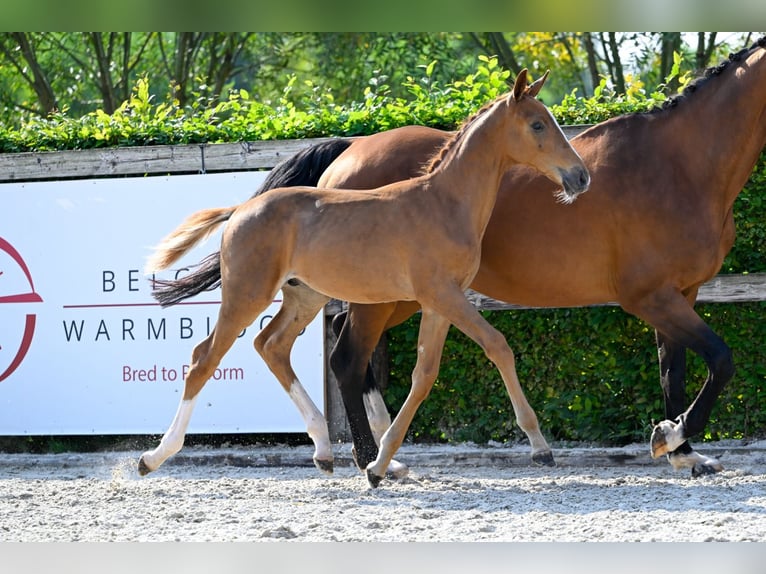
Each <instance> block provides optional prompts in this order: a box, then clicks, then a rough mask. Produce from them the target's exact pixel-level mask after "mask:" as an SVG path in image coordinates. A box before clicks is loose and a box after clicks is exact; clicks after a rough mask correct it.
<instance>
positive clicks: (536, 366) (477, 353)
mask: <svg viewBox="0 0 766 574" xmlns="http://www.w3.org/2000/svg"><path fill="white" fill-rule="evenodd" d="M765 198H766V155H761V158H760V161H759V163H758V165H757V167H756V169H755V171H754V172H753V174H752V176H751V178H750V180H749V182H748V184H747V186H746V187H745V189H744V190H743V192H742V193H741V194H740V196H739V197H738V198H737V201H736V203H735V208H734V210H735V211H734V213H735V221H736V226H737V241H736V243H735V245H734V247H733V249H732V250H731V252H730V253H729V255H728V256H727V257H726V259H725V261H724V264H723V266H722V272H726V273H745V272H753V273H754V272H761V273H762V272H766V225H764V222H766V200H765ZM697 311H698V313H700V315H701V316H702V317H703V318H704V319H705V321H706V322H707V323H708V324H709V325H710V326H711V327H712V328H713V329H714V330H715V331H716V332H717V333H718V334H719V335H720V336H722V337H723V338H724V340H725V341H726V342H727V343H728V344H729V346H730V347H731V348H732V349H733V351H734V361H735V365H736V367H737V372H736V374H735V376H734V379H733V380H732V381H731V383H730V384H729V385H728V386H727V387H726V388H725V390H724V392H723V394H722V395H721V397H720V398H719V400H718V402H717V404H716V406H715V408H714V410H713V413H712V416H711V419H710V423H709V424H708V426H707V428H706V433H705V436H704V437H702V438H704V439H706V440H719V439H724V438H753V437H759V438H760V437H764V436H766V408H764V406H766V396H764V394H765V393H766V346H764V341H766V321H764V318H766V302H755V303H736V304H735V303H731V304H729V303H726V304H724V303H717V304H712V303H711V304H704V305H698V306H697ZM484 316H485V317H486V318H487V319H488V320H489V321H490V323H491V324H493V325H494V326H495V327H496V328H498V329H499V330H500V331H501V332H503V333H504V334H505V335H506V337H507V339H508V341H509V343H510V345H511V347H512V348H513V350H514V352H515V354H516V360H517V365H516V366H517V371H518V374H519V378H520V380H521V383H522V387H523V388H524V389H525V392H526V394H527V398H528V399H529V402H530V404H531V405H532V407H533V408H534V409H535V410H536V412H537V414H538V418H539V420H540V424H541V427H542V429H543V432H544V433H545V434H546V435H547V436H548V437H550V438H552V439H555V440H560V441H570V440H571V441H590V442H596V443H601V444H626V443H630V442H642V441H645V440H647V439H648V437H649V435H650V429H651V427H652V421H660V420H662V419H663V418H664V407H663V402H662V392H661V389H660V385H659V368H658V365H657V351H656V347H655V343H654V330H653V329H651V328H650V327H649V326H648V325H647V324H646V323H643V322H642V321H640V320H638V319H637V318H635V317H633V316H632V315H628V314H627V313H625V312H624V311H622V309H620V308H618V307H596V308H582V309H546V310H518V311H494V312H484ZM418 324H419V319H418V318H417V317H414V318H412V319H410V320H409V321H408V322H406V323H405V324H403V325H401V326H399V327H396V328H394V329H392V330H391V331H390V332H389V334H388V352H389V356H390V357H391V376H390V382H389V387H388V388H387V389H386V392H385V398H386V402H387V403H388V404H389V406H390V407H391V408H392V409H394V410H398V408H399V407H400V406H401V404H402V402H403V401H404V399H405V397H406V395H407V392H408V390H409V386H410V373H411V371H412V368H413V367H414V361H415V343H416V340H417V329H418ZM687 362H688V373H687V394H688V395H689V401H691V399H692V398H693V396H694V395H695V394H696V393H697V392H698V391H699V388H700V386H701V384H702V382H703V381H704V379H705V377H706V375H707V370H706V368H705V366H704V363H703V362H702V361H701V360H700V359H699V358H698V357H697V356H696V355H694V354H693V353H687ZM522 438H523V434H522V433H521V431H520V430H519V428H518V427H517V426H516V424H515V419H514V417H513V411H512V409H511V405H510V400H509V399H508V397H507V394H506V393H505V388H504V386H503V383H502V380H501V378H500V375H499V373H498V372H497V369H495V367H494V365H492V363H490V362H489V361H488V360H487V359H486V358H485V357H484V354H483V352H482V351H481V349H480V348H479V347H478V346H477V345H476V344H474V343H473V342H472V341H470V340H469V339H467V338H466V337H465V336H464V335H463V334H462V333H460V332H458V331H457V330H455V329H454V328H452V330H451V331H450V335H449V337H448V339H447V343H446V346H445V352H444V356H443V360H442V366H441V371H440V373H439V378H438V379H437V381H436V384H435V385H434V390H433V391H432V393H431V395H430V396H429V398H428V400H426V401H425V402H424V403H423V405H422V406H421V407H420V410H419V411H418V414H417V416H416V418H415V420H414V422H413V424H412V427H411V430H410V439H411V440H422V441H453V440H454V441H474V442H477V443H485V442H487V441H500V442H504V441H517V440H521V439H522Z"/></svg>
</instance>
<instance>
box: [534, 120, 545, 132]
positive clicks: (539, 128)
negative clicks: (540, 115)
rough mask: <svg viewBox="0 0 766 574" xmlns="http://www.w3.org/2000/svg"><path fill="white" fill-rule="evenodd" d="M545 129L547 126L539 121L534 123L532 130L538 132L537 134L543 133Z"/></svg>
mask: <svg viewBox="0 0 766 574" xmlns="http://www.w3.org/2000/svg"><path fill="white" fill-rule="evenodd" d="M544 129H545V125H544V124H543V122H539V121H538V122H534V123H533V124H532V130H533V131H536V132H541V131H543V130H544Z"/></svg>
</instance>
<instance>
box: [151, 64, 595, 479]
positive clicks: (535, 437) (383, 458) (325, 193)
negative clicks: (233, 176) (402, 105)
mask: <svg viewBox="0 0 766 574" xmlns="http://www.w3.org/2000/svg"><path fill="white" fill-rule="evenodd" d="M546 77H547V74H546V75H545V76H543V77H542V78H541V79H540V80H538V81H537V82H535V83H534V84H532V85H531V86H529V87H528V86H527V72H526V70H523V71H522V72H520V73H519V75H518V76H517V78H516V82H515V85H514V87H513V90H512V92H511V93H510V94H509V95H507V96H503V97H501V98H499V99H497V100H495V101H494V102H492V103H491V104H489V105H487V106H485V107H484V108H483V109H482V110H480V112H479V113H477V114H476V115H475V116H474V117H473V118H471V119H470V120H469V121H468V122H466V124H465V125H464V126H463V128H462V129H461V130H460V131H459V132H458V133H457V134H455V135H454V136H453V137H451V138H448V139H447V140H445V144H444V146H443V147H442V148H441V152H440V153H439V154H438V155H437V156H436V157H435V158H434V159H433V160H432V161H431V164H430V166H429V169H428V173H427V174H426V175H422V176H420V177H417V178H413V179H409V180H406V181H398V182H395V183H391V184H390V185H385V186H383V187H377V188H376V189H373V190H369V191H351V190H338V189H322V188H320V189H317V188H308V187H288V188H280V189H276V190H273V191H270V192H269V193H267V194H262V195H258V196H257V197H255V198H252V199H250V200H249V201H246V202H245V203H243V204H241V205H238V206H234V207H225V208H216V209H206V210H202V211H199V212H197V213H195V214H193V215H191V216H190V217H189V218H187V220H186V221H184V222H183V223H182V224H181V225H180V226H179V227H178V228H176V230H174V231H173V232H172V233H171V234H170V235H169V236H168V237H166V238H165V239H164V240H163V241H162V242H161V244H160V245H159V246H158V247H157V251H156V253H155V254H154V255H153V256H152V258H151V259H150V260H149V262H148V264H147V271H148V272H156V271H159V270H162V269H167V268H168V267H169V266H171V265H172V264H173V263H174V262H176V261H177V260H178V259H179V258H180V257H181V256H182V255H183V254H184V253H185V252H186V251H188V250H189V249H191V247H193V246H194V245H195V244H196V243H197V242H198V241H199V240H201V239H202V238H203V237H205V236H207V235H208V234H209V233H210V232H211V231H213V230H214V229H215V228H217V227H218V226H219V225H221V224H222V223H224V222H227V225H226V227H225V229H224V231H223V236H222V240H221V252H220V269H221V299H222V302H221V308H220V310H219V315H218V321H217V323H216V325H215V327H214V329H213V331H212V333H211V334H210V335H209V336H208V337H207V338H206V339H204V340H203V341H202V342H201V343H199V344H198V345H197V346H196V347H195V348H194V351H193V353H192V361H191V366H190V369H189V371H188V372H187V375H186V378H185V380H184V393H183V397H182V399H181V403H180V405H179V407H178V411H177V413H176V416H175V418H174V420H173V422H172V424H171V425H170V428H169V429H168V431H167V432H166V433H165V435H164V436H163V438H162V440H161V442H160V444H159V446H158V447H157V448H156V449H154V450H152V451H149V452H146V453H144V454H143V455H142V456H141V458H140V461H139V472H141V473H142V474H146V473H147V472H149V471H152V470H155V469H156V468H158V467H159V466H160V464H162V462H163V461H164V460H166V459H167V458H168V457H169V456H171V455H172V454H174V453H175V452H177V451H178V450H179V449H180V448H181V446H182V445H183V438H184V435H185V434H186V430H187V428H188V424H189V421H190V417H191V414H192V411H193V408H194V404H195V401H196V399H197V397H198V393H199V392H200V390H201V389H202V387H203V386H204V385H205V383H206V382H207V380H208V378H209V377H210V376H211V375H212V373H213V371H214V370H215V368H216V367H217V366H218V364H219V362H220V360H221V359H222V358H223V356H224V354H225V353H226V352H227V351H228V350H229V348H230V347H231V345H232V344H233V343H234V341H235V340H236V338H237V336H238V335H239V333H241V332H242V330H243V329H245V328H246V327H247V326H248V325H250V324H251V323H252V322H253V320H255V318H256V317H257V316H258V315H259V314H260V313H261V312H262V311H263V310H264V309H265V308H266V307H267V306H268V305H269V304H270V303H271V302H272V301H273V299H274V297H275V295H276V294H277V292H278V291H279V290H280V289H282V290H283V302H282V306H281V308H280V310H279V312H278V313H277V314H276V316H275V317H274V318H273V319H272V320H271V321H270V322H269V324H268V325H267V326H266V327H265V328H264V329H263V330H262V331H261V332H260V333H259V334H258V336H257V337H256V339H255V341H254V345H255V348H256V350H257V351H258V352H259V353H260V354H261V356H262V357H263V359H264V361H265V362H266V364H267V365H268V366H269V368H270V369H271V371H272V372H273V373H274V374H275V375H276V377H277V379H278V380H279V382H280V383H281V384H282V386H283V387H284V389H285V391H286V392H287V393H288V395H289V396H290V397H291V399H292V400H293V401H294V403H295V404H296V406H297V407H298V409H299V411H300V412H301V414H302V416H303V418H304V420H305V422H306V426H307V429H308V433H309V436H311V438H312V439H313V440H314V442H315V445H316V451H315V455H314V460H315V462H316V464H317V466H318V467H319V468H320V469H325V470H329V469H331V468H332V448H331V444H330V441H329V436H328V434H327V425H326V422H325V420H324V417H323V416H322V413H321V412H320V411H319V410H318V409H317V408H316V406H315V405H314V404H313V403H312V401H311V399H310V398H309V396H308V394H307V393H306V392H305V390H304V389H303V387H302V386H301V384H300V382H299V381H298V379H297V376H296V374H295V372H294V371H293V369H292V366H291V365H290V351H291V350H292V346H293V343H294V342H295V338H296V337H297V336H298V334H299V333H300V331H301V330H302V329H303V328H304V327H305V326H306V325H308V323H309V322H310V321H311V320H312V319H313V318H314V316H315V315H316V314H317V312H319V310H320V309H321V308H322V307H323V306H324V305H325V303H326V302H327V301H328V299H329V297H334V298H337V299H343V300H346V301H353V302H356V303H361V304H368V305H369V304H374V303H380V302H386V301H412V302H416V303H417V305H418V306H419V307H420V308H421V309H422V319H421V323H420V331H419V336H418V358H417V363H416V365H415V369H414V370H413V373H412V387H411V389H410V393H409V395H408V397H407V399H406V401H405V403H404V405H403V406H402V409H401V410H400V411H399V414H398V415H397V417H396V418H395V420H394V421H393V423H392V425H391V426H390V428H389V429H388V430H387V431H386V432H385V434H384V435H383V437H382V438H381V439H380V449H379V451H378V453H377V457H376V458H375V459H374V460H371V461H370V463H369V465H367V467H366V468H367V477H368V480H369V482H370V484H371V485H372V486H377V485H378V484H379V482H380V481H381V480H382V478H383V476H384V475H385V472H386V469H387V468H388V466H389V463H390V462H391V460H392V457H393V455H394V453H395V452H396V450H397V449H398V448H399V446H400V445H401V443H402V441H403V440H404V437H405V435H406V432H407V430H408V428H409V426H410V423H411V421H412V418H413V417H414V415H415V412H416V411H417V408H418V406H419V405H420V403H421V402H422V401H423V400H424V399H425V397H426V396H427V395H428V393H429V392H430V389H431V387H432V385H433V383H434V381H435V379H436V376H437V374H438V370H439V363H440V360H441V353H442V347H443V345H444V340H445V338H446V335H447V330H448V328H449V326H450V324H454V325H455V326H456V327H457V328H458V329H460V330H461V331H462V332H463V333H465V334H466V335H468V336H469V337H470V338H472V339H473V340H474V341H476V342H477V343H478V344H479V345H480V346H481V347H482V349H483V350H484V351H485V353H486V354H487V357H488V358H489V359H490V360H492V361H493V362H494V363H495V365H497V367H498V369H499V370H500V373H501V376H502V378H503V380H504V382H505V384H506V388H507V390H508V393H509V395H510V398H511V402H512V404H513V408H514V412H515V414H516V418H517V421H518V424H519V426H520V427H521V428H522V429H523V430H524V432H525V433H526V434H527V436H528V437H529V440H530V443H531V445H532V452H533V457H534V458H536V459H538V460H540V461H541V462H549V461H551V460H552V457H551V453H550V448H549V446H548V444H547V443H546V441H545V439H544V437H543V436H542V434H541V432H540V429H539V425H538V422H537V417H536V415H535V413H534V411H533V410H532V408H531V407H530V406H529V404H528V403H527V400H526V398H525V397H524V393H523V391H522V390H521V387H520V385H519V381H518V378H517V377H516V371H515V366H514V358H513V353H512V351H511V350H510V348H509V347H508V344H507V342H506V341H505V338H504V337H503V335H502V334H501V333H499V332H498V331H496V330H495V329H493V328H492V327H491V326H490V325H489V323H487V322H486V320H485V319H483V317H482V316H481V315H480V314H479V313H478V311H477V310H476V309H475V308H474V307H473V306H472V305H471V303H470V302H469V301H468V300H467V299H466V297H465V295H464V290H465V289H466V288H467V287H468V285H469V284H470V283H471V281H472V280H473V277H474V275H475V274H476V271H477V269H478V268H479V262H480V256H481V239H482V236H483V234H484V231H485V229H486V226H487V222H488V220H489V217H490V215H491V213H492V210H493V207H494V204H495V198H496V196H497V191H498V187H499V185H500V181H501V179H502V177H503V175H504V174H505V172H506V171H507V170H508V169H509V168H510V167H511V166H512V165H516V164H522V165H526V166H530V167H531V168H534V169H535V170H537V171H539V172H540V173H542V174H544V176H545V177H547V178H548V179H549V180H550V181H551V182H552V184H553V185H554V186H561V187H563V191H561V192H560V193H559V194H558V197H559V199H560V200H561V201H562V203H571V202H572V201H573V200H574V198H575V197H577V195H578V194H579V193H581V192H583V191H585V190H586V189H587V188H588V185H589V181H590V177H589V174H588V171H587V170H586V168H585V166H584V165H583V163H582V160H581V159H580V157H579V156H578V155H577V153H576V152H575V151H574V150H573V149H572V147H571V146H570V144H569V143H568V141H567V139H566V137H565V136H564V134H563V132H562V131H561V129H560V128H559V126H558V124H557V123H556V121H555V119H554V118H553V116H552V115H551V114H550V112H549V111H548V109H547V108H546V107H545V106H544V105H543V104H542V103H540V102H539V101H538V100H536V99H535V96H536V95H537V93H538V92H539V90H540V88H541V87H542V85H543V83H544V81H545V78H546ZM552 191H553V190H552V189H551V190H549V192H552ZM371 261H372V262H374V264H372V265H371V264H370V262H371ZM296 282H298V283H299V284H300V286H308V287H309V288H310V289H311V292H308V291H307V290H306V289H305V287H299V288H300V289H301V291H300V292H301V296H300V297H296V296H295V294H294V291H293V290H292V289H291V287H293V284H294V283H296ZM159 285H160V286H159V288H157V289H156V290H155V295H156V296H157V298H158V300H159V301H160V302H163V294H168V293H169V294H170V296H171V297H172V296H173V295H172V294H173V293H174V291H175V289H176V288H178V284H177V283H175V282H173V281H169V282H166V283H165V284H164V285H163V284H162V282H160V283H159Z"/></svg>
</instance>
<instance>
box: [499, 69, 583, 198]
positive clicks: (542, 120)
mask: <svg viewBox="0 0 766 574" xmlns="http://www.w3.org/2000/svg"><path fill="white" fill-rule="evenodd" d="M547 77H548V72H545V75H544V76H543V77H541V78H540V79H538V80H537V81H536V82H534V83H533V84H532V85H530V86H527V70H526V69H524V70H522V71H521V72H519V75H518V76H516V82H515V83H514V86H513V90H512V91H511V93H510V94H508V96H505V97H504V98H502V99H501V101H499V102H498V103H497V105H498V106H499V107H500V108H501V110H502V112H503V113H504V115H505V116H506V117H507V118H508V121H509V124H508V127H507V129H505V130H504V132H505V133H504V134H503V138H504V141H502V142H498V143H499V144H500V145H502V144H505V146H506V148H507V149H506V151H507V153H508V156H509V157H510V159H511V160H512V161H514V162H516V163H523V164H526V165H529V166H531V167H533V168H535V169H537V170H539V171H540V172H541V173H542V174H543V175H545V176H546V177H548V179H550V180H551V181H553V182H555V183H557V184H559V185H561V186H562V188H563V191H562V192H561V193H560V194H559V199H560V200H561V201H562V202H564V203H571V202H572V201H574V200H575V198H576V197H577V196H578V195H579V194H581V193H583V192H584V191H586V190H587V189H588V186H589V185H590V174H589V173H588V170H587V168H586V167H585V164H584V163H583V161H582V159H581V158H580V156H579V155H578V154H577V152H576V151H575V150H574V149H573V148H572V146H571V145H570V144H569V142H568V141H567V138H566V136H565V135H564V133H563V132H562V131H561V128H560V127H559V125H558V123H556V120H555V119H554V118H553V115H552V114H551V113H550V111H548V108H546V107H545V106H544V105H543V104H542V102H540V101H538V100H537V99H535V98H536V96H537V94H538V93H539V92H540V88H542V87H543V84H544V83H545V80H546V79H547ZM501 110H498V111H501Z"/></svg>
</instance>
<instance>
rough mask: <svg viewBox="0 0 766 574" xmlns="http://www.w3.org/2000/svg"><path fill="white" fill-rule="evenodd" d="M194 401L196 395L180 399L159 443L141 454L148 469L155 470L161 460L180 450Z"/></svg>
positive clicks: (163, 460)
mask: <svg viewBox="0 0 766 574" xmlns="http://www.w3.org/2000/svg"><path fill="white" fill-rule="evenodd" d="M196 402H197V397H194V398H193V399H190V400H182V401H181V404H179V405H178V410H177V411H176V416H175V417H174V418H173V422H172V423H171V425H170V428H169V429H168V430H167V432H166V433H165V435H164V436H163V437H162V440H161V441H160V444H159V445H158V446H157V448H155V449H154V450H152V451H148V452H145V453H144V454H143V455H142V456H141V459H142V460H143V461H144V464H145V465H146V466H147V468H148V469H149V470H157V469H158V468H159V467H160V465H161V464H162V463H163V462H165V461H166V460H167V459H168V458H170V457H171V456H173V455H174V454H175V453H177V452H178V451H179V450H181V447H182V446H183V445H184V437H185V436H186V429H187V428H188V427H189V421H190V420H191V415H192V412H193V411H194V404H195V403H196Z"/></svg>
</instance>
